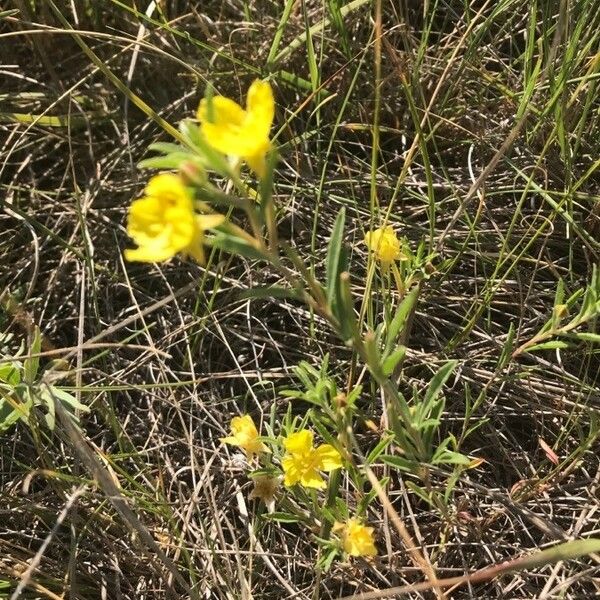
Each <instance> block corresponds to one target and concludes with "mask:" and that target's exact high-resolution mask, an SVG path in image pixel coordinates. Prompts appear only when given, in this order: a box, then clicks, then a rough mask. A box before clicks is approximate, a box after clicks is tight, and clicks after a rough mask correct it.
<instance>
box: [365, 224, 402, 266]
mask: <svg viewBox="0 0 600 600" xmlns="http://www.w3.org/2000/svg"><path fill="white" fill-rule="evenodd" d="M365 244H366V245H367V248H368V249H369V250H370V251H371V252H374V253H375V258H376V259H377V260H378V261H379V262H380V263H381V266H382V267H383V268H387V267H389V266H390V265H391V264H392V263H393V262H394V261H396V260H400V259H402V258H405V256H404V254H403V253H402V248H401V246H400V240H399V239H398V237H397V236H396V233H395V232H394V228H393V227H392V226H391V225H388V226H387V227H380V228H379V229H375V231H372V232H371V231H369V232H368V233H367V234H366V235H365Z"/></svg>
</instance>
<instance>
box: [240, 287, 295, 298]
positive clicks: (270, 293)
mask: <svg viewBox="0 0 600 600" xmlns="http://www.w3.org/2000/svg"><path fill="white" fill-rule="evenodd" d="M238 298H239V299H240V300H247V299H248V298H251V299H253V300H254V299H257V298H291V299H297V298H298V294H297V293H296V292H295V291H294V290H292V289H290V288H284V287H281V286H278V285H267V286H264V287H253V288H250V289H248V290H243V291H242V292H240V293H239V294H238Z"/></svg>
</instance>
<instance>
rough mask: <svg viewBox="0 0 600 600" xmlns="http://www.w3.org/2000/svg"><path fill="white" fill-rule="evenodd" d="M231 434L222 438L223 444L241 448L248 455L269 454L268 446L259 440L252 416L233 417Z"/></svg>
mask: <svg viewBox="0 0 600 600" xmlns="http://www.w3.org/2000/svg"><path fill="white" fill-rule="evenodd" d="M231 434H232V435H230V436H228V437H224V438H221V440H220V441H221V442H224V443H225V444H231V445H232V446H239V447H240V448H241V449H242V450H245V451H246V453H247V454H258V453H259V452H267V448H266V446H265V445H264V444H263V443H262V442H261V441H260V440H259V439H258V431H257V429H256V425H254V421H253V420H252V417H251V416H250V415H243V416H241V417H233V419H231Z"/></svg>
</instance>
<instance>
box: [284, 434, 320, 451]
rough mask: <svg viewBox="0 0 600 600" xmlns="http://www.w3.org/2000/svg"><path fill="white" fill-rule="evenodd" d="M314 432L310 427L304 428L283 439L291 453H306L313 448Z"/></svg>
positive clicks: (285, 446)
mask: <svg viewBox="0 0 600 600" xmlns="http://www.w3.org/2000/svg"><path fill="white" fill-rule="evenodd" d="M312 445H313V433H312V431H309V430H308V429H302V430H300V431H297V432H296V433H292V434H290V435H288V436H287V438H285V440H283V446H284V448H285V449H286V450H287V451H288V452H289V453H290V454H304V453H306V452H310V450H312Z"/></svg>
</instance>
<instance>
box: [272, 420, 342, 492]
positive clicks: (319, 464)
mask: <svg viewBox="0 0 600 600" xmlns="http://www.w3.org/2000/svg"><path fill="white" fill-rule="evenodd" d="M283 446H284V448H285V449H286V450H287V454H286V455H285V456H284V457H283V460H282V461H281V464H282V466H283V472H284V475H285V478H284V480H283V482H284V484H285V485H287V486H291V485H295V484H296V483H300V484H301V485H303V486H304V487H308V488H316V489H322V488H324V487H325V481H324V480H323V477H322V476H321V474H320V473H319V471H333V470H334V469H339V468H340V467H341V466H342V457H341V456H340V453H339V452H338V451H337V450H336V449H335V448H334V447H333V446H331V445H330V444H322V445H321V446H319V447H318V448H314V447H313V434H312V432H311V431H308V430H307V429H302V430H301V431H297V432H296V433H292V434H291V435H289V436H288V437H287V438H286V439H285V440H284V441H283Z"/></svg>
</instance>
